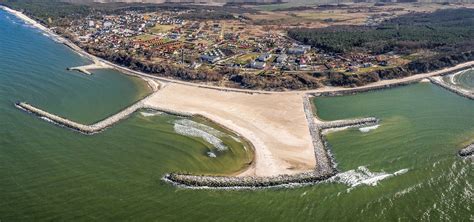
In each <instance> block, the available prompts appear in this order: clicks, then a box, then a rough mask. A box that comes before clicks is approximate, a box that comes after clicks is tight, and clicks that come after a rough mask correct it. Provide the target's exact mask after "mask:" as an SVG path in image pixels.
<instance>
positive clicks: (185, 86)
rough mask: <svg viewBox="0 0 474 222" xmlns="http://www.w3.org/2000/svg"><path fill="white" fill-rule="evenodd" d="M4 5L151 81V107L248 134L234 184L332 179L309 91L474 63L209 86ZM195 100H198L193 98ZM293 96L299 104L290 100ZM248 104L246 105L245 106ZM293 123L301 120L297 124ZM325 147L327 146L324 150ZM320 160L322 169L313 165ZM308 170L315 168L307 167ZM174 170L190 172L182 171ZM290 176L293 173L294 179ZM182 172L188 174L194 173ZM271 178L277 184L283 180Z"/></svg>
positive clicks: (385, 83) (335, 91) (381, 85)
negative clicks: (358, 76)
mask: <svg viewBox="0 0 474 222" xmlns="http://www.w3.org/2000/svg"><path fill="white" fill-rule="evenodd" d="M0 7H1V8H3V9H5V10H7V11H8V12H9V13H12V14H14V15H15V16H17V17H19V18H20V19H22V20H24V21H25V22H28V23H30V24H32V25H33V26H34V27H36V28H39V29H40V30H42V31H44V32H46V33H47V34H48V36H49V37H51V38H53V39H56V40H57V41H58V42H60V43H62V44H64V45H66V46H68V47H69V48H70V49H71V50H73V51H74V52H76V53H78V54H79V55H81V56H84V57H86V58H88V59H90V60H91V61H92V62H93V64H91V65H87V66H84V67H86V68H84V67H82V68H84V69H85V70H87V69H96V68H111V69H115V70H117V71H120V72H122V73H124V74H127V75H131V76H135V77H139V78H141V79H143V80H145V81H147V83H148V85H149V87H150V88H152V90H153V91H154V93H152V94H151V95H149V96H147V97H146V100H145V99H144V100H143V101H144V103H146V107H147V108H148V107H150V108H152V109H158V110H160V111H164V112H168V113H171V114H175V115H182V114H186V115H192V116H202V117H204V118H207V119H209V120H211V121H213V122H215V123H217V124H220V125H221V126H223V127H225V128H227V129H229V130H231V131H233V132H235V133H237V134H239V135H241V136H242V137H243V138H244V139H246V140H248V141H249V142H250V144H252V146H253V147H254V149H255V150H254V151H255V156H254V160H255V161H254V162H253V163H252V165H251V166H250V167H249V168H248V169H246V170H245V171H244V172H242V173H241V174H239V175H238V177H232V178H233V179H231V181H234V182H232V183H233V184H234V185H235V183H236V182H235V181H236V180H238V181H245V180H246V179H245V178H250V179H251V181H253V182H252V183H255V181H257V182H258V181H266V180H270V179H269V178H276V179H278V180H280V181H286V182H285V183H295V182H297V183H300V182H305V181H306V182H307V181H308V180H311V181H319V180H321V179H327V178H328V176H329V175H331V174H333V173H334V172H335V169H334V167H332V170H327V168H328V166H330V165H331V164H332V165H333V161H334V160H332V159H331V158H332V157H331V155H330V152H329V151H328V150H327V148H326V147H325V146H326V142H325V141H324V138H323V135H322V134H321V129H322V128H327V129H330V128H331V127H323V126H319V125H318V124H315V126H314V125H313V124H314V123H315V122H316V121H315V120H314V121H310V119H309V117H308V115H306V114H305V112H306V110H307V109H306V108H305V102H304V99H305V97H306V96H308V95H316V96H332V95H344V94H353V93H359V92H365V91H370V90H378V89H385V88H391V87H396V86H400V85H406V84H411V83H416V82H419V81H421V80H423V79H426V78H428V77H432V76H437V75H446V74H450V73H452V72H457V71H459V70H463V69H466V68H471V67H472V66H473V65H474V61H471V62H467V63H463V64H459V65H457V66H455V67H451V68H446V69H443V70H439V71H435V72H430V73H425V74H418V75H413V76H409V77H406V78H403V79H392V80H382V81H379V82H375V83H372V84H368V85H365V86H361V87H356V88H342V87H323V88H320V89H315V90H306V91H286V92H270V91H261V90H245V89H234V88H226V87H217V86H208V85H205V84H198V83H190V82H185V81H180V80H174V79H168V78H164V77H159V76H153V75H150V74H146V73H142V72H138V71H134V70H131V69H129V68H126V67H122V66H120V65H117V64H113V63H111V62H109V61H106V60H104V59H101V58H98V57H96V56H94V55H91V54H89V53H87V52H85V51H84V50H82V49H81V48H79V47H78V46H77V45H75V44H73V43H72V42H71V41H69V40H67V39H65V38H63V37H61V36H59V35H57V34H55V33H54V32H53V31H52V30H50V29H48V28H46V27H44V26H43V25H41V24H40V23H38V22H36V21H34V20H33V19H31V18H29V17H27V16H26V15H24V14H23V13H21V12H18V11H15V10H11V9H9V8H7V7H2V6H0ZM163 88H166V90H164V92H163V91H161V90H159V89H163ZM177 92H178V93H177ZM189 94H193V95H192V96H191V97H190V98H187V99H186V98H183V97H186V96H188V97H189ZM237 94H238V95H237ZM226 96H228V97H226ZM242 97H246V99H242V100H240V101H239V100H237V98H242ZM222 99H227V100H229V101H230V100H232V99H236V101H235V102H234V103H225V102H224V101H223V100H222ZM193 100H195V101H194V103H193ZM302 100H303V101H302ZM263 101H265V102H263ZM291 102H293V103H294V104H292V105H289V104H290V103H291ZM199 103H200V104H199ZM239 103H241V104H239ZM258 103H261V104H260V105H263V106H268V107H267V108H268V109H264V108H263V107H257V108H255V107H252V106H255V105H256V104H258ZM208 104H212V105H208ZM275 104H277V105H275ZM245 105H246V106H247V107H245ZM272 109H280V111H281V112H277V113H276V114H274V115H272V116H270V117H267V116H268V114H269V113H275V111H272ZM244 113H245V114H244ZM311 116H312V118H315V119H317V116H314V114H312V113H311ZM305 117H306V118H305ZM294 125H296V127H295V126H294ZM357 126H360V125H357ZM344 127H347V126H344ZM335 128H338V127H335ZM263 129H265V130H263ZM265 131H267V132H265ZM272 134H273V135H272ZM311 138H313V139H311ZM314 138H316V140H318V141H317V143H318V145H314V144H315V141H314V140H315V139H314ZM319 143H323V146H320V145H319ZM316 146H318V147H316ZM316 148H318V150H319V151H318V152H319V154H315V152H316ZM321 150H322V151H323V152H321ZM318 158H319V159H318ZM321 158H323V159H321ZM324 158H326V159H330V162H331V163H328V161H327V160H324ZM321 165H325V167H323V168H324V169H321ZM315 166H316V169H317V170H314V169H315ZM308 170H314V171H309V172H308ZM170 175H177V176H185V175H178V174H170ZM286 176H289V178H290V179H288V177H286ZM299 176H303V177H299ZM308 176H310V178H308ZM181 178H185V179H186V178H187V179H189V178H190V177H181ZM192 178H194V179H192ZM192 178H191V180H190V182H188V183H197V182H196V180H195V179H198V180H200V179H203V178H204V179H206V178H211V177H209V176H192ZM219 178H230V177H219ZM236 178H237V179H236ZM257 178H260V179H257ZM282 178H283V179H282ZM291 178H292V179H291ZM301 178H303V179H301ZM305 178H306V179H305ZM168 179H169V178H168ZM250 179H249V180H250ZM175 182H176V181H175ZM270 183H271V184H274V183H279V182H270ZM203 184H205V183H203ZM265 184H267V183H265ZM267 185H268V184H267ZM204 186H206V185H204ZM207 186H208V185H207ZM226 187H229V186H226Z"/></svg>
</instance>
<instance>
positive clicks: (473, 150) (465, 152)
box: [458, 143, 474, 157]
mask: <svg viewBox="0 0 474 222" xmlns="http://www.w3.org/2000/svg"><path fill="white" fill-rule="evenodd" d="M458 154H459V156H461V157H468V156H472V155H474V143H473V144H471V145H469V146H467V147H465V148H464V149H462V150H459V152H458Z"/></svg>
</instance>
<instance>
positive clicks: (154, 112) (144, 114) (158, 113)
mask: <svg viewBox="0 0 474 222" xmlns="http://www.w3.org/2000/svg"><path fill="white" fill-rule="evenodd" d="M140 114H141V115H142V116H144V117H149V116H156V115H161V114H163V113H162V112H159V111H146V112H145V111H144V112H140Z"/></svg>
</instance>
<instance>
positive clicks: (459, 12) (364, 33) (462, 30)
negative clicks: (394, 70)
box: [288, 9, 474, 54]
mask: <svg viewBox="0 0 474 222" xmlns="http://www.w3.org/2000/svg"><path fill="white" fill-rule="evenodd" d="M288 33H289V36H290V37H292V38H294V39H297V40H299V41H301V42H304V43H306V44H311V45H313V46H315V47H318V48H321V49H323V50H325V51H327V52H334V53H344V52H349V51H355V50H363V51H367V52H371V53H373V54H381V53H386V52H390V51H397V53H402V54H403V53H406V54H407V53H410V52H412V50H414V49H420V48H426V49H434V50H438V49H439V51H444V50H446V49H448V48H451V49H463V48H464V47H465V46H466V45H470V46H472V45H474V43H473V42H474V39H473V38H472V36H474V9H447V10H439V11H436V12H434V13H411V14H407V15H402V16H400V17H397V18H394V19H391V20H388V21H385V22H383V23H382V24H380V25H378V26H377V27H367V26H332V27H328V28H321V29H291V30H289V32H288Z"/></svg>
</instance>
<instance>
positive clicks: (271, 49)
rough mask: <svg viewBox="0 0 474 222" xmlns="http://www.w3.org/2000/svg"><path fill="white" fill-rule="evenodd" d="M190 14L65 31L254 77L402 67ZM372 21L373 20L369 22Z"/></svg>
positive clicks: (236, 21)
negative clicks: (233, 70)
mask: <svg viewBox="0 0 474 222" xmlns="http://www.w3.org/2000/svg"><path fill="white" fill-rule="evenodd" d="M183 13H186V11H179V12H176V11H160V12H152V13H140V12H134V11H127V12H125V13H123V14H119V15H90V16H88V17H87V18H86V19H84V20H72V21H71V22H70V25H69V26H67V27H66V32H67V33H69V34H71V35H72V37H73V40H74V41H77V42H79V45H81V46H84V45H87V46H88V48H93V49H94V50H96V51H102V52H104V51H110V50H112V51H113V52H114V53H118V52H124V53H127V54H128V55H131V56H133V57H135V58H136V59H139V60H144V61H148V62H151V63H171V64H175V65H176V64H178V65H180V66H182V67H185V68H188V69H197V70H200V69H206V70H209V69H210V70H212V69H214V68H216V67H228V68H233V69H237V70H239V72H244V73H249V74H255V75H258V74H261V73H273V74H278V73H280V74H281V73H284V72H302V73H318V72H325V71H337V72H345V73H349V74H350V73H354V74H357V73H361V72H367V71H371V70H375V69H384V68H387V67H393V66H397V65H402V64H404V63H406V62H408V61H406V60H403V59H401V58H399V57H398V56H396V55H390V54H387V55H378V56H375V55H370V54H368V53H348V54H341V53H331V52H324V50H321V49H318V48H314V47H311V46H310V45H304V44H302V43H299V42H297V41H295V40H293V39H291V38H289V37H288V36H287V34H286V31H285V30H284V29H276V28H268V27H266V26H262V25H255V24H253V23H252V22H249V21H248V20H247V19H245V18H242V17H239V16H235V18H233V19H226V20H211V19H208V20H194V21H193V20H186V19H182V18H181V16H180V15H182V14H183ZM369 22H373V21H372V20H370V21H369Z"/></svg>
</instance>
